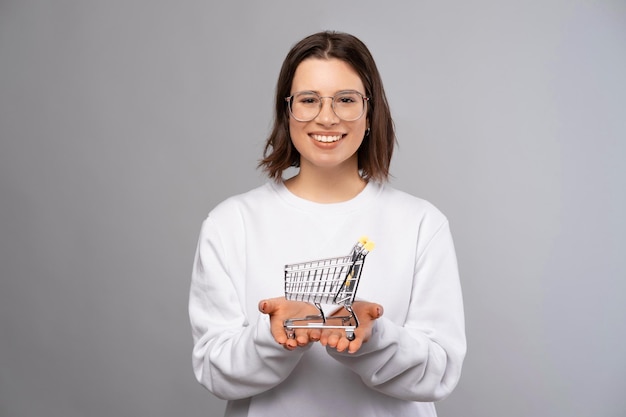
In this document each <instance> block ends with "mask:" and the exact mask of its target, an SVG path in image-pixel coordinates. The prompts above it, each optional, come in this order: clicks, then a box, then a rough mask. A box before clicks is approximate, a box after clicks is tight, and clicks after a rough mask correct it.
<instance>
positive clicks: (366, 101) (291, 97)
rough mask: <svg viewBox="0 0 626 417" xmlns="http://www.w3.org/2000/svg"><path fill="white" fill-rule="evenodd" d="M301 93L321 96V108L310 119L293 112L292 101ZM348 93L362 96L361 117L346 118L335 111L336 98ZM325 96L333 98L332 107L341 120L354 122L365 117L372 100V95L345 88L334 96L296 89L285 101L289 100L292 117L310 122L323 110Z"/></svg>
mask: <svg viewBox="0 0 626 417" xmlns="http://www.w3.org/2000/svg"><path fill="white" fill-rule="evenodd" d="M301 93H310V94H315V95H316V96H317V97H319V99H320V105H319V109H318V110H317V114H316V115H315V116H314V117H312V118H310V119H298V118H297V117H296V116H295V115H294V114H293V110H292V109H291V106H292V103H293V98H294V97H295V96H296V95H297V94H301ZM346 93H356V94H358V95H359V96H361V99H362V100H363V111H362V112H361V114H360V115H359V117H357V118H354V119H344V118H342V117H340V116H339V115H338V114H337V112H336V111H335V98H336V97H337V96H339V95H341V94H346ZM325 98H330V99H332V100H331V101H330V107H331V108H332V109H333V114H334V115H335V116H337V118H339V120H343V121H344V122H354V121H356V120H359V119H360V118H361V117H363V115H364V114H365V113H367V103H368V102H369V101H370V97H366V96H364V95H363V94H361V93H360V92H358V91H356V90H343V91H340V92H338V93H337V94H335V95H334V96H321V95H319V94H318V93H316V92H315V91H308V90H305V91H296V92H295V93H293V94H292V95H290V96H289V97H285V101H286V102H287V108H288V109H289V115H291V117H293V118H294V119H295V120H297V121H299V122H310V121H311V120H315V118H317V116H319V115H320V113H321V112H322V107H323V106H324V99H325Z"/></svg>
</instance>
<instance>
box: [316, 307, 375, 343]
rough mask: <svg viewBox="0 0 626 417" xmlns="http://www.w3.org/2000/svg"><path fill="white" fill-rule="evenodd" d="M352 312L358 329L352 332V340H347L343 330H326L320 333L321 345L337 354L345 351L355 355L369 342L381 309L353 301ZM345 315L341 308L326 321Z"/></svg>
mask: <svg viewBox="0 0 626 417" xmlns="http://www.w3.org/2000/svg"><path fill="white" fill-rule="evenodd" d="M352 310H353V311H354V313H355V314H356V316H357V318H358V319H359V327H357V328H356V329H355V330H354V340H352V341H351V340H349V339H348V337H347V336H346V332H345V331H344V330H341V329H326V330H323V331H322V334H321V336H320V343H321V344H322V345H324V346H329V347H331V348H334V349H336V350H337V352H343V351H345V350H346V349H347V350H348V353H355V352H356V351H358V350H359V349H360V348H361V346H362V345H363V343H365V342H367V341H368V340H369V338H370V337H371V336H372V329H373V327H374V322H375V321H376V320H377V319H378V318H379V317H381V316H382V315H383V307H382V306H381V305H380V304H376V303H370V302H368V301H355V302H354V303H353V304H352ZM345 315H348V312H347V311H346V310H345V309H344V308H342V309H341V310H339V311H337V312H336V313H335V314H333V315H332V316H330V317H329V318H328V319H329V320H332V317H333V316H345Z"/></svg>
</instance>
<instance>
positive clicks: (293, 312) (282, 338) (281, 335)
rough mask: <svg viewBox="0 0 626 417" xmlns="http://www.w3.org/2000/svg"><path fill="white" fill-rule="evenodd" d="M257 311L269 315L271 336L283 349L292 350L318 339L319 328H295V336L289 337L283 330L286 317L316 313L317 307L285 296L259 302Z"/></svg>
mask: <svg viewBox="0 0 626 417" xmlns="http://www.w3.org/2000/svg"><path fill="white" fill-rule="evenodd" d="M259 311H260V312H261V313H264V314H268V315H269V316H270V328H271V331H272V336H274V339H275V340H276V342H277V343H279V344H281V345H282V346H283V347H284V348H285V349H288V350H294V349H296V348H297V347H299V346H306V345H308V344H309V343H311V342H317V341H318V340H320V336H321V330H320V329H295V338H293V339H290V338H288V337H287V333H286V332H285V328H284V322H285V320H287V319H292V318H301V317H306V316H310V315H317V314H319V311H318V310H317V308H316V307H315V306H314V305H312V304H309V303H305V302H303V301H291V300H287V299H286V298H285V297H276V298H269V299H266V300H261V301H260V302H259Z"/></svg>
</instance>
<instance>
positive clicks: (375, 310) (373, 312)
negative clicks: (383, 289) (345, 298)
mask: <svg viewBox="0 0 626 417" xmlns="http://www.w3.org/2000/svg"><path fill="white" fill-rule="evenodd" d="M383 313H384V310H383V306H381V305H380V304H376V303H372V304H371V305H370V307H369V315H370V316H371V317H372V318H373V319H377V318H380V317H381V316H382V315H383Z"/></svg>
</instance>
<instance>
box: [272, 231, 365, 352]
mask: <svg viewBox="0 0 626 417" xmlns="http://www.w3.org/2000/svg"><path fill="white" fill-rule="evenodd" d="M372 249H374V242H372V241H369V240H368V239H367V237H362V238H361V239H359V241H358V242H357V243H356V244H355V245H354V247H353V248H352V251H351V252H350V254H349V255H348V256H343V257H339V258H328V259H320V260H316V261H309V262H302V263H298V264H290V265H285V298H286V299H287V300H295V301H306V302H309V303H312V304H314V305H315V307H317V309H318V310H319V314H318V315H310V316H306V317H301V318H292V319H287V320H285V321H284V327H285V331H286V332H287V336H288V337H289V338H294V337H295V331H294V330H295V329H304V328H308V329H310V328H325V329H344V330H345V332H346V336H347V338H348V339H349V340H354V329H356V328H357V327H358V326H359V320H358V318H357V316H356V314H355V313H354V311H353V310H352V303H353V301H354V297H355V295H356V290H357V287H358V286H359V280H360V278H361V272H362V270H363V262H364V261H365V256H366V255H367V254H368V253H369V252H370V251H371V250H372ZM322 304H335V305H341V306H343V307H344V308H345V310H346V311H347V312H348V315H344V316H330V317H326V316H325V314H324V311H323V310H322V306H321V305H322ZM329 320H330V321H332V322H334V323H338V322H340V323H341V324H340V325H339V324H337V325H331V324H329V323H328V321H329ZM297 323H303V324H297Z"/></svg>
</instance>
